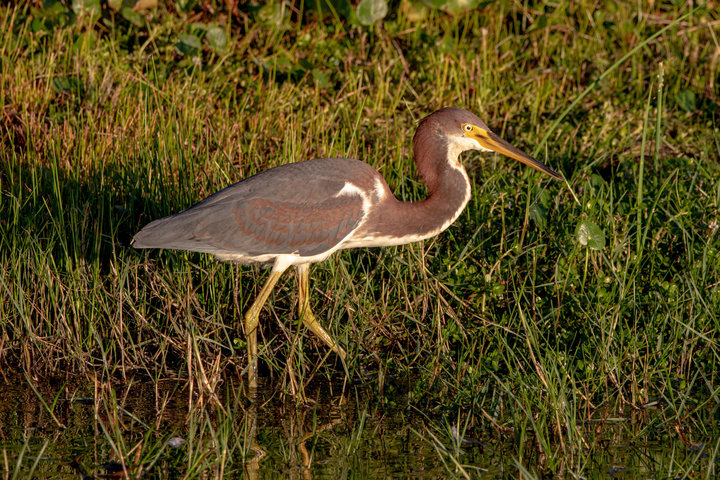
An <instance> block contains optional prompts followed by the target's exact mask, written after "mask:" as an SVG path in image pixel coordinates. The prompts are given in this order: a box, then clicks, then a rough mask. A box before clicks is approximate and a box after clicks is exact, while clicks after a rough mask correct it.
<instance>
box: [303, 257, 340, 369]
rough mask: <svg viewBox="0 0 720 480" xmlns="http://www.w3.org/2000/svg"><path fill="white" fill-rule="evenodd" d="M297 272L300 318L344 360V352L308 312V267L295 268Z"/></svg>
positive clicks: (305, 265) (310, 312) (309, 311)
mask: <svg viewBox="0 0 720 480" xmlns="http://www.w3.org/2000/svg"><path fill="white" fill-rule="evenodd" d="M295 268H296V270H297V284H298V297H299V299H298V310H299V313H300V318H301V319H302V322H303V323H304V324H305V326H306V327H307V328H309V329H310V330H311V331H312V332H313V333H314V334H315V335H317V336H318V337H320V340H322V341H323V342H325V345H327V346H328V347H330V349H331V350H332V351H333V352H335V353H337V354H338V355H340V358H342V359H343V360H345V356H346V355H345V350H343V349H342V347H341V346H340V345H338V344H337V343H336V342H335V340H333V339H332V337H331V336H330V334H329V333H327V332H326V331H325V329H324V328H323V327H322V326H321V325H320V324H319V323H318V321H317V320H316V319H315V315H313V313H312V310H310V292H309V285H310V265H309V264H307V263H305V264H302V265H296V266H295Z"/></svg>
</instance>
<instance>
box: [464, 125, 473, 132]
mask: <svg viewBox="0 0 720 480" xmlns="http://www.w3.org/2000/svg"><path fill="white" fill-rule="evenodd" d="M464 128H465V131H466V132H471V131H472V125H469V124H467V123H466V124H465V127H464Z"/></svg>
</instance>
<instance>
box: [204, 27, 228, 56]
mask: <svg viewBox="0 0 720 480" xmlns="http://www.w3.org/2000/svg"><path fill="white" fill-rule="evenodd" d="M207 41H208V44H209V45H210V48H212V49H213V50H214V51H215V53H222V52H224V51H226V50H227V35H225V30H224V29H223V28H221V27H218V26H217V25H211V26H209V27H208V29H207Z"/></svg>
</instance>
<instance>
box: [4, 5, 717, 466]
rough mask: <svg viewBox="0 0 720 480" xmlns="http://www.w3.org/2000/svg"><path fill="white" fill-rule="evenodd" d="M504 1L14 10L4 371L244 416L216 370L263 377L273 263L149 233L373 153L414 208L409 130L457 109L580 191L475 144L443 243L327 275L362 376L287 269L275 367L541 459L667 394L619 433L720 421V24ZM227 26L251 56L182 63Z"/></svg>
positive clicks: (318, 300) (655, 12)
mask: <svg viewBox="0 0 720 480" xmlns="http://www.w3.org/2000/svg"><path fill="white" fill-rule="evenodd" d="M209 4H210V3H208V5H209ZM513 5H514V6H512V7H508V6H506V5H505V4H504V2H499V3H496V4H495V3H494V4H492V5H489V6H487V7H486V8H484V9H482V10H478V11H474V12H469V13H466V14H463V15H454V16H453V15H448V14H444V13H442V12H438V11H429V12H428V16H427V17H426V18H425V19H424V20H422V21H420V22H419V23H415V22H412V21H410V20H408V18H407V17H406V16H405V15H404V14H403V13H402V10H397V11H395V12H393V13H392V14H391V15H390V17H389V18H387V19H386V20H385V22H384V23H382V24H380V25H375V26H372V27H368V28H360V27H353V26H349V25H347V24H345V23H343V22H340V21H337V20H333V19H332V18H324V19H318V18H317V17H316V16H315V15H314V14H312V13H311V12H309V11H308V12H306V15H305V17H304V18H303V19H302V21H300V20H298V17H297V16H295V15H293V16H290V17H287V18H286V19H285V20H284V21H283V22H281V25H279V26H278V25H276V24H273V23H263V22H261V21H256V20H257V17H253V15H256V13H253V11H249V13H248V15H250V17H248V18H250V19H251V20H252V19H255V20H252V21H251V20H247V21H245V20H242V16H240V17H237V16H233V17H232V20H231V21H230V22H229V23H228V16H227V12H226V11H225V10H223V9H224V8H225V7H224V6H222V5H217V6H216V8H217V9H218V13H216V15H215V16H211V15H210V14H209V13H207V10H203V9H202V8H201V7H199V6H198V7H197V9H196V10H195V11H194V13H193V14H194V15H195V16H194V17H192V16H191V15H190V13H175V12H174V11H173V10H172V9H169V10H167V11H166V10H165V7H160V8H159V9H156V10H153V11H151V12H149V13H147V25H146V26H144V27H136V26H133V25H132V24H129V23H127V21H125V20H123V19H122V18H121V17H120V16H119V15H115V16H113V15H110V14H106V16H105V17H104V20H100V21H99V22H98V23H96V24H92V25H91V24H90V23H89V21H88V20H87V19H82V18H80V19H78V21H77V22H75V23H73V24H71V25H66V26H63V25H55V26H51V27H48V28H36V26H34V24H33V20H34V19H37V18H38V17H39V16H40V13H39V12H40V11H41V10H36V11H31V10H30V9H29V8H23V7H18V8H15V9H9V8H7V7H5V8H3V9H2V10H0V26H1V27H2V30H1V32H2V33H0V45H4V47H0V61H1V63H0V109H2V117H1V118H0V120H1V121H0V138H1V140H2V145H1V146H0V191H1V196H0V365H1V366H2V370H3V371H15V370H18V371H24V372H27V373H28V374H29V375H30V376H31V377H33V378H42V377H45V376H53V377H56V376H58V374H59V372H62V374H60V375H62V376H66V375H67V376H70V377H78V376H80V377H83V376H87V378H96V379H100V380H102V381H108V382H114V381H118V380H126V379H130V378H145V379H150V380H153V381H155V382H159V381H160V380H163V379H180V380H181V381H183V382H185V383H186V384H187V385H188V388H190V389H191V398H194V399H195V400H196V401H197V402H199V404H200V405H202V406H203V408H210V407H209V406H212V407H211V408H213V409H215V408H218V409H222V408H229V407H223V405H224V404H225V403H226V402H225V400H226V399H225V396H224V394H222V393H220V392H221V391H222V388H220V387H219V385H221V382H222V380H223V379H228V378H232V377H235V376H237V375H238V374H240V373H242V372H243V369H244V368H245V364H246V358H245V348H244V346H245V343H244V338H243V337H242V333H241V329H240V320H241V319H242V312H243V311H244V309H245V308H247V306H248V305H249V302H251V301H252V299H253V298H254V296H255V294H256V293H257V292H258V291H259V288H260V287H261V285H262V282H263V279H264V277H265V275H266V273H265V272H264V271H262V270H260V269H256V268H252V267H238V266H233V265H227V264H219V263H217V262H215V261H214V260H213V259H212V258H210V257H207V256H203V255H199V254H188V253H182V252H170V251H164V252H157V251H154V252H148V253H145V252H138V251H136V250H134V249H132V248H131V247H129V241H130V239H131V238H132V235H133V234H134V233H135V232H137V231H138V230H139V229H140V228H141V227H142V226H143V225H145V224H146V223H148V222H149V221H151V220H153V219H155V218H159V217H161V216H164V215H167V214H170V213H173V212H176V211H179V210H181V209H183V208H185V207H187V206H190V205H191V204H193V203H194V202H196V201H198V200H200V199H202V198H203V197H205V196H206V195H208V194H210V193H212V192H214V191H216V190H218V189H220V188H222V187H224V186H226V185H229V184H230V183H232V182H234V181H238V180H240V179H242V178H245V177H247V176H249V175H251V174H253V173H256V172H258V171H260V170H263V169H266V168H269V167H272V166H276V165H280V164H284V163H288V162H292V161H299V160H303V159H307V158H313V157H326V156H350V157H355V158H360V159H363V160H365V161H368V162H369V163H371V164H372V165H373V166H375V167H376V168H377V169H378V170H379V171H380V172H381V173H382V174H383V175H384V176H385V178H386V179H387V180H388V182H389V184H390V186H391V187H392V188H393V190H394V191H395V192H396V195H397V196H398V197H399V198H401V199H403V200H417V199H420V198H422V197H423V195H424V194H425V189H424V187H423V185H422V184H421V183H420V181H419V179H418V178H417V176H416V173H415V170H414V166H413V164H412V161H411V158H410V153H411V151H410V141H411V138H412V134H413V132H414V127H415V124H416V122H417V120H418V119H419V118H421V117H422V116H424V115H426V114H428V113H431V112H432V111H434V110H435V109H437V108H440V107H442V106H447V105H455V106H462V107H465V108H468V109H470V110H472V111H474V112H475V113H476V114H478V115H479V116H480V117H481V118H483V119H484V120H485V121H486V122H487V123H488V125H489V126H490V127H491V128H493V129H494V130H495V131H496V132H497V133H498V134H500V135H501V136H503V137H504V138H506V139H507V140H509V141H511V142H512V143H514V144H515V145H517V146H518V147H520V148H522V149H524V150H525V151H528V152H532V151H534V150H537V155H538V158H540V159H541V160H542V161H544V162H545V163H547V164H548V165H549V166H550V167H552V168H554V169H556V170H558V171H561V172H562V173H563V174H564V175H565V177H566V178H567V179H568V183H567V185H564V184H563V183H562V182H551V181H549V180H545V179H544V178H541V176H540V175H539V174H537V173H535V172H534V171H531V170H529V169H527V168H522V167H521V166H519V165H514V164H511V162H509V161H507V159H505V158H503V157H500V156H492V155H479V154H467V156H466V158H465V160H466V162H465V163H466V165H467V166H468V170H469V172H470V175H471V177H472V178H473V180H474V185H473V199H472V200H471V202H470V204H469V205H468V208H467V209H466V211H465V212H464V213H463V214H462V215H461V217H460V218H459V219H458V221H457V222H456V223H455V224H454V225H453V226H452V227H451V228H450V229H449V230H447V231H446V232H444V233H443V234H442V235H440V236H439V237H437V238H436V239H433V240H430V241H427V242H425V243H423V244H414V245H408V246H403V247H397V248H387V249H374V250H368V251H360V250H358V251H347V252H342V253H340V254H337V255H334V256H333V257H332V259H330V260H329V261H328V262H326V263H324V264H322V265H319V266H317V267H315V268H314V269H313V270H312V273H311V276H312V287H311V289H312V292H313V301H312V305H313V308H314V311H315V312H316V314H317V316H318V319H319V320H320V321H321V323H323V324H324V325H325V326H326V327H327V329H328V330H329V331H330V332H331V334H333V335H334V336H335V337H336V338H338V339H339V341H340V343H341V344H342V345H343V346H344V347H346V349H347V351H348V353H349V358H348V362H347V365H346V366H345V367H343V366H342V365H341V364H340V362H339V360H338V359H337V358H336V357H335V356H334V355H332V354H330V355H328V354H327V350H326V348H325V347H324V346H323V345H322V344H319V343H318V342H317V340H316V339H315V338H313V337H312V336H309V335H307V334H306V331H305V330H304V329H302V328H300V331H299V332H298V326H297V315H296V312H295V311H294V307H295V302H296V298H295V293H294V288H295V287H294V285H295V280H294V277H293V275H292V274H288V275H287V276H285V277H283V279H281V281H280V282H279V285H278V287H277V288H276V291H275V293H274V294H273V295H272V296H271V299H270V302H269V304H268V306H267V307H266V308H265V310H264V313H263V315H262V316H261V329H262V330H261V375H262V378H263V379H264V381H265V382H266V384H268V385H272V386H273V388H275V389H277V390H283V389H287V381H288V374H289V372H290V371H292V372H294V375H296V376H297V377H298V378H299V379H300V381H301V382H302V383H303V384H304V385H306V387H307V388H308V389H312V388H319V387H318V385H331V386H333V387H332V388H333V389H334V391H335V392H337V391H338V389H339V390H340V391H343V389H345V390H344V391H347V388H349V387H347V385H343V383H344V382H345V381H347V383H348V384H353V385H362V386H363V387H365V388H367V391H371V392H374V395H373V398H372V402H373V403H374V404H376V405H380V406H385V407H388V408H390V407H398V408H400V409H404V408H409V407H410V406H411V407H412V408H413V409H417V410H419V411H421V412H423V413H424V414H426V415H427V416H428V418H429V419H431V420H429V421H436V420H437V419H438V418H441V417H442V416H443V415H446V416H448V417H449V418H455V417H456V416H457V415H458V412H462V416H463V419H462V422H463V425H467V427H466V428H467V431H468V432H469V434H470V435H477V436H479V435H484V436H487V437H488V438H504V435H506V433H502V432H508V431H510V432H512V433H511V434H509V435H510V436H511V437H512V444H513V449H512V455H513V456H514V457H515V458H517V461H518V462H519V464H520V465H525V466H528V468H530V472H531V473H532V472H539V470H535V468H536V466H537V465H538V459H537V458H534V459H533V458H530V457H532V456H533V455H537V452H538V451H540V452H542V454H543V455H544V457H546V458H548V459H549V460H546V461H545V463H544V464H543V467H542V468H544V469H546V471H548V472H554V473H557V472H558V471H561V470H562V469H563V468H571V470H572V471H574V472H576V473H578V474H580V473H581V472H583V469H584V468H588V467H587V465H586V463H585V460H586V459H587V458H590V457H592V455H593V453H595V452H597V451H598V449H601V445H602V444H603V442H605V441H607V439H606V437H604V436H603V435H602V434H595V433H593V432H595V427H594V426H593V428H592V429H588V422H593V421H596V420H598V419H599V418H603V417H615V416H618V417H623V418H624V417H626V416H627V415H628V412H644V411H646V410H647V409H648V408H657V405H659V406H660V407H661V408H662V415H661V416H654V417H653V418H654V420H652V421H644V420H643V421H640V422H639V426H635V425H633V429H632V430H631V431H627V432H625V433H624V434H625V435H629V438H632V439H638V441H647V442H652V441H670V440H672V441H678V440H680V439H681V435H680V433H678V432H682V440H683V441H687V442H689V443H708V439H710V438H717V432H718V425H717V418H716V416H713V415H712V414H711V413H708V412H712V411H715V412H716V411H717V405H718V402H720V384H718V378H719V377H720V375H719V374H718V372H720V347H719V345H718V341H719V332H720V292H719V289H720V254H719V253H718V250H720V234H719V233H718V226H717V225H718V222H719V221H720V220H719V219H718V217H719V216H720V215H719V214H718V211H719V210H720V162H719V160H720V154H719V153H718V152H719V151H720V130H719V129H718V119H717V112H718V111H719V110H718V105H719V104H720V100H718V99H719V98H720V86H719V85H718V82H717V78H720V71H719V70H720V68H719V67H718V61H717V59H718V52H720V44H718V25H719V22H720V18H719V17H718V14H717V11H716V9H713V8H710V9H704V8H702V7H701V8H698V9H696V10H695V11H692V12H691V11H690V10H689V9H688V7H687V6H686V5H685V4H679V3H678V4H676V3H663V2H661V3H657V2H656V3H655V4H654V5H653V7H652V9H650V10H647V11H646V10H644V9H643V7H642V6H638V4H637V3H635V2H628V3H626V2H618V3H613V4H609V5H603V6H598V5H596V4H594V3H590V2H582V3H579V4H578V3H576V2H559V3H557V4H554V5H552V6H551V5H548V6H546V7H542V6H538V5H535V4H522V5H521V4H517V5H515V4H513ZM543 17H544V19H545V20H544V21H541V20H540V19H541V18H543ZM211 21H214V22H218V23H219V24H220V25H221V26H223V27H225V31H226V32H227V33H228V35H229V42H230V44H231V46H232V48H229V49H227V50H225V51H223V52H216V51H214V50H213V49H212V48H209V47H208V46H207V43H204V45H205V47H206V48H205V49H204V50H203V51H202V52H201V54H200V55H199V56H198V57H197V58H196V59H194V60H193V59H191V58H188V57H187V56H183V55H182V54H180V53H178V52H177V51H176V48H175V45H176V43H177V42H178V35H180V34H181V33H191V32H193V31H195V30H196V29H197V28H198V27H197V25H196V24H194V23H193V22H200V23H209V22H211ZM103 22H105V23H103ZM673 22H674V23H673ZM60 23H62V22H60ZM665 27H668V28H667V30H665V31H663V32H662V33H660V34H659V35H657V36H656V37H653V36H654V35H656V34H658V32H661V30H662V29H663V28H665ZM193 29H195V30H193ZM34 30H37V31H34ZM203 41H204V42H206V40H203ZM628 54H629V55H628ZM581 224H585V225H589V224H594V225H596V226H597V227H599V229H600V230H601V232H602V235H603V236H604V238H605V243H604V246H602V248H599V247H598V246H597V245H595V244H594V243H593V241H591V242H590V243H587V245H583V243H581V242H580V241H579V238H578V227H579V226H580V225H581ZM593 240H594V239H593ZM593 248H595V249H593ZM346 379H347V380H346ZM338 385H339V386H338ZM46 401H47V402H51V401H52V397H50V398H46ZM656 402H657V403H656ZM713 409H715V410H713ZM659 417H662V420H658V418H659ZM433 419H434V420H433ZM199 423H202V422H199ZM208 425H212V422H210V423H208ZM208 428H209V427H208ZM443 428H444V427H443ZM601 430H603V429H601ZM608 430H610V429H608ZM104 431H105V432H106V435H107V436H108V437H109V438H113V435H114V434H113V430H112V428H108V429H107V430H104ZM429 431H430V432H431V433H432V434H433V435H434V436H435V437H437V439H441V438H443V437H442V436H441V434H440V433H439V432H441V431H442V430H438V429H434V428H431V430H429ZM603 431H604V430H603ZM418 433H419V434H420V435H421V436H425V437H427V434H426V433H427V432H424V431H422V430H418ZM601 433H602V432H601ZM614 434H615V433H614V432H613V433H612V434H610V433H608V437H610V438H612V435H614ZM113 442H115V440H114V441H113ZM709 443H712V442H709ZM529 445H530V446H529ZM448 448H449V450H447V451H452V446H450V447H448ZM117 451H118V452H121V451H129V452H132V447H131V446H128V445H125V446H123V445H122V444H120V443H117ZM443 452H446V450H443ZM132 454H133V455H134V454H135V452H133V453H132ZM561 454H562V455H561ZM439 455H440V456H441V457H442V458H443V459H444V462H445V463H446V464H447V465H448V466H449V467H448V468H449V469H450V470H452V471H453V472H455V473H457V471H459V470H457V471H456V470H453V469H454V468H455V467H454V466H453V465H455V464H454V463H453V461H452V460H451V459H450V458H449V457H446V456H444V455H445V453H442V454H439ZM120 457H122V455H120ZM198 458H200V457H198ZM561 458H570V459H572V461H571V462H570V463H571V465H568V464H567V461H563V460H561ZM459 462H460V463H461V464H462V460H459ZM563 462H565V463H563ZM187 468H188V470H187V471H188V472H189V471H192V468H191V467H187ZM669 468H670V467H669ZM469 472H471V473H470V475H472V470H469ZM532 474H534V473H532Z"/></svg>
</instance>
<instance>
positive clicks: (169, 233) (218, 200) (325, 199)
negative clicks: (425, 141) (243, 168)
mask: <svg viewBox="0 0 720 480" xmlns="http://www.w3.org/2000/svg"><path fill="white" fill-rule="evenodd" d="M378 178H379V179H380V180H382V177H381V176H380V174H379V173H378V172H377V171H376V170H375V169H373V168H372V167H371V166H370V165H368V164H366V163H364V162H361V161H359V160H352V159H344V158H325V159H315V160H308V161H305V162H298V163H292V164H288V165H282V166H279V167H275V168H272V169H269V170H265V171H263V172H261V173H259V174H257V175H255V176H252V177H249V178H247V179H245V180H242V181H240V182H238V183H235V184H233V185H230V186H229V187H227V188H224V189H223V190H220V191H219V192H217V193H215V194H213V195H211V196H209V197H207V198H206V199H204V200H202V201H201V202H199V203H197V204H196V205H194V206H192V207H190V208H188V209H187V210H184V211H182V212H180V213H177V214H175V215H171V216H169V217H165V218H161V219H159V220H155V221H154V222H151V223H150V224H148V225H147V226H145V227H144V228H143V229H142V230H141V231H140V232H138V233H137V234H136V235H135V237H134V238H133V241H132V244H133V246H134V247H135V248H167V249H175V250H189V251H195V252H205V253H212V254H215V255H218V256H219V257H221V258H232V259H233V260H236V261H240V262H243V263H253V262H264V263H270V262H272V261H273V260H274V258H275V257H276V256H278V255H297V256H298V257H314V256H318V255H322V254H324V253H327V252H332V251H334V249H336V248H338V246H339V244H340V243H341V242H342V241H343V239H345V238H347V237H348V235H350V234H351V233H352V232H353V231H354V230H355V229H356V228H357V227H358V226H359V225H360V224H361V223H362V221H363V219H364V218H365V215H366V210H367V209H366V208H364V207H366V205H365V204H364V202H366V200H367V198H366V196H364V195H363V192H370V191H372V189H373V188H375V187H376V185H377V180H378ZM382 182H383V184H384V181H382Z"/></svg>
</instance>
